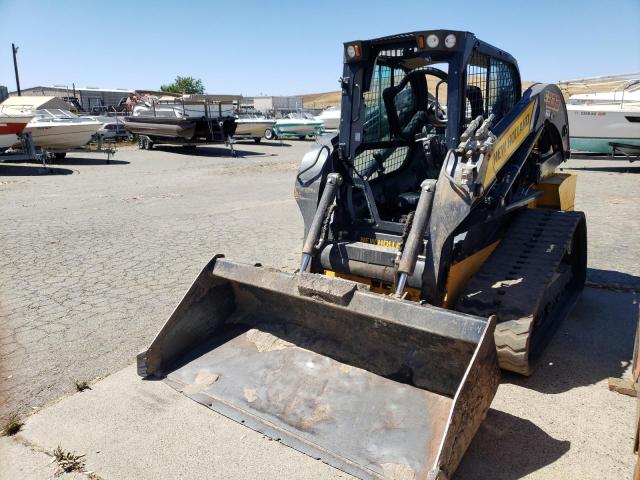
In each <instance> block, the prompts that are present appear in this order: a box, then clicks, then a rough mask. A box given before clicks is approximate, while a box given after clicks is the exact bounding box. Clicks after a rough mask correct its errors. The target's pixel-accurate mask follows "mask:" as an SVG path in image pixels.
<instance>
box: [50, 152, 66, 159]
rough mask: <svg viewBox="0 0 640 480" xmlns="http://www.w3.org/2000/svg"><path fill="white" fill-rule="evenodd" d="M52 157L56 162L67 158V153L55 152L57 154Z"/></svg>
mask: <svg viewBox="0 0 640 480" xmlns="http://www.w3.org/2000/svg"><path fill="white" fill-rule="evenodd" d="M53 156H54V158H55V159H56V160H62V159H63V158H64V157H66V156H67V152H57V153H54V154H53Z"/></svg>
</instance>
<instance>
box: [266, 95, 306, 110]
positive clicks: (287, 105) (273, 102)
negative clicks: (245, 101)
mask: <svg viewBox="0 0 640 480" xmlns="http://www.w3.org/2000/svg"><path fill="white" fill-rule="evenodd" d="M253 108H255V109H256V110H259V111H261V112H272V111H276V110H292V111H294V110H300V109H301V108H304V104H303V101H302V97H253Z"/></svg>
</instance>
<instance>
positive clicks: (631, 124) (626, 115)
mask: <svg viewBox="0 0 640 480" xmlns="http://www.w3.org/2000/svg"><path fill="white" fill-rule="evenodd" d="M639 87H640V81H638V80H635V81H631V82H627V83H626V84H625V85H624V87H623V88H622V89H620V90H615V91H610V92H601V93H586V94H578V95H572V96H571V97H569V100H568V101H567V114H568V116H569V138H570V141H571V149H572V150H577V151H581V152H592V153H603V154H610V153H613V151H614V149H615V148H616V146H618V147H619V146H622V147H623V148H624V147H625V146H627V147H632V148H634V146H637V148H639V149H640V88H639Z"/></svg>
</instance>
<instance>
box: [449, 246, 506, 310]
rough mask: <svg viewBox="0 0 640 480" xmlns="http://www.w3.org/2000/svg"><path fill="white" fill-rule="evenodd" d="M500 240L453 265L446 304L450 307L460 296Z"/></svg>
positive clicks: (450, 270)
mask: <svg viewBox="0 0 640 480" xmlns="http://www.w3.org/2000/svg"><path fill="white" fill-rule="evenodd" d="M499 243H500V240H498V241H496V242H493V243H492V244H491V245H487V246H486V247H484V248H483V249H481V250H478V251H477V252H476V253H474V254H473V255H469V256H468V257H467V258H464V259H462V260H460V261H459V262H458V263H454V264H453V265H451V268H450V269H449V276H448V277H447V293H446V295H445V297H444V306H445V308H449V307H450V306H451V305H452V304H453V303H455V301H456V300H457V298H458V295H460V292H461V291H462V289H463V288H464V286H465V285H466V284H467V282H468V281H469V279H470V278H471V276H472V275H473V274H474V273H476V272H477V271H478V269H479V268H480V267H481V266H482V264H483V263H484V262H485V260H486V259H487V258H489V255H491V253H493V251H494V250H495V249H496V247H497V246H498V244H499Z"/></svg>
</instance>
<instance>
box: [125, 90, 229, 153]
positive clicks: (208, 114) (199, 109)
mask: <svg viewBox="0 0 640 480" xmlns="http://www.w3.org/2000/svg"><path fill="white" fill-rule="evenodd" d="M124 121H125V128H126V129H127V130H128V131H129V132H131V133H133V134H136V135H138V137H139V141H138V145H139V146H140V148H143V149H150V148H153V146H154V145H160V144H162V145H182V146H185V147H195V146H197V145H206V144H215V143H225V142H228V141H229V139H230V138H231V137H232V136H233V134H234V133H235V130H236V121H235V117H234V116H233V105H232V104H230V103H223V102H217V101H210V100H208V99H206V98H205V99H202V100H200V99H170V100H159V101H156V100H153V101H151V102H147V103H143V104H139V105H136V106H135V107H134V110H133V114H132V115H131V116H129V117H126V118H125V120H124Z"/></svg>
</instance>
